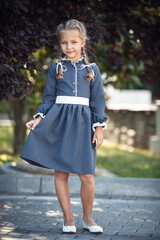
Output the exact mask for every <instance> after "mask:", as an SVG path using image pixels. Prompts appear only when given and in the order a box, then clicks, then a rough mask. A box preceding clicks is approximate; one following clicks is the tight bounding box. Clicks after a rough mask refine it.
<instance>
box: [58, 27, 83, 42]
mask: <svg viewBox="0 0 160 240" xmlns="http://www.w3.org/2000/svg"><path fill="white" fill-rule="evenodd" d="M78 38H79V39H80V35H79V32H78V30H76V29H75V30H67V31H65V30H64V31H62V32H61V33H60V40H62V39H63V40H64V39H68V40H74V39H78Z"/></svg>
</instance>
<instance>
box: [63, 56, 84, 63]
mask: <svg viewBox="0 0 160 240" xmlns="http://www.w3.org/2000/svg"><path fill="white" fill-rule="evenodd" d="M83 59H84V57H83V56H81V58H80V59H79V60H77V61H76V62H75V63H78V62H80V61H82V60H83ZM61 60H63V61H70V62H71V63H72V61H71V60H70V59H68V58H66V56H65V57H64V58H61ZM75 63H74V64H75ZM72 64H73V63H72Z"/></svg>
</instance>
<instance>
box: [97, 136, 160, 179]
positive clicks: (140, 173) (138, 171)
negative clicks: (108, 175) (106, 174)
mask: <svg viewBox="0 0 160 240" xmlns="http://www.w3.org/2000/svg"><path fill="white" fill-rule="evenodd" d="M97 154H98V157H97V166H98V167H100V168H105V169H107V170H109V171H111V172H113V173H115V174H117V175H118V176H120V177H138V178H141V177H143V178H160V155H156V154H153V153H151V152H150V151H147V150H140V149H135V148H131V147H130V148H127V147H124V146H123V145H117V144H112V143H110V142H108V141H107V140H104V142H103V144H102V146H101V147H100V148H99V149H98V151H97Z"/></svg>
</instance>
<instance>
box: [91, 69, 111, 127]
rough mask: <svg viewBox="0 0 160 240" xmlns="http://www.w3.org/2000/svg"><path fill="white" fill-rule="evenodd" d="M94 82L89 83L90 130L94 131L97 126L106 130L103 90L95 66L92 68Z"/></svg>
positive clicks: (101, 81) (100, 78)
mask: <svg viewBox="0 0 160 240" xmlns="http://www.w3.org/2000/svg"><path fill="white" fill-rule="evenodd" d="M94 75H95V76H94V81H93V82H91V90H90V108H91V112H92V129H93V131H95V128H96V127H97V126H102V129H106V128H107V126H106V121H107V119H108V116H107V115H106V114H105V96H104V90H103V79H102V77H101V73H100V71H99V68H98V66H97V65H95V67H94Z"/></svg>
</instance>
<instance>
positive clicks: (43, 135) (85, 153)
mask: <svg viewBox="0 0 160 240" xmlns="http://www.w3.org/2000/svg"><path fill="white" fill-rule="evenodd" d="M91 116H92V114H91V109H90V107H89V106H86V105H80V104H62V103H60V104H57V103H55V104H53V106H52V107H51V109H50V110H49V111H48V113H47V114H46V116H45V117H44V118H43V119H42V120H41V121H40V122H39V123H38V124H37V126H36V127H35V128H34V130H30V132H29V135H28V138H27V140H26V142H25V144H24V147H23V149H22V152H21V154H20V157H21V158H22V159H24V160H25V161H27V162H29V163H30V164H32V165H36V166H39V167H44V168H49V169H55V170H58V171H62V172H67V173H75V174H95V167H96V158H97V152H96V149H95V145H96V144H95V143H92V138H93V133H94V132H93V130H92V119H91Z"/></svg>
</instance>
